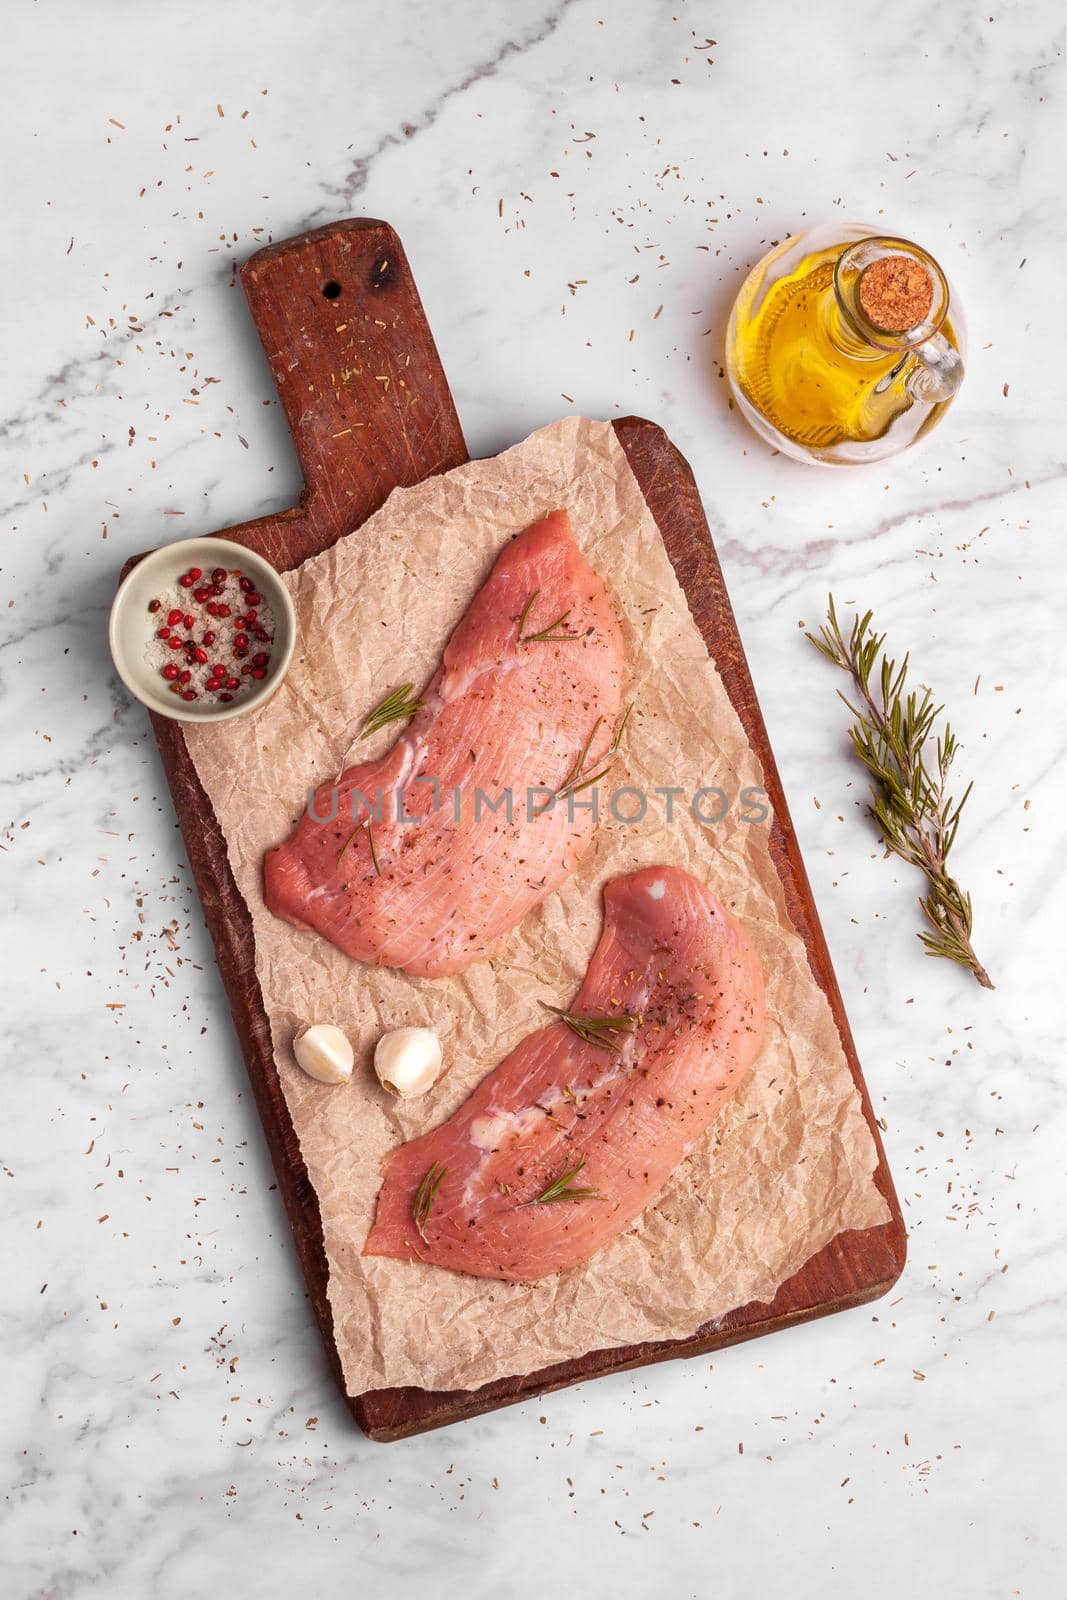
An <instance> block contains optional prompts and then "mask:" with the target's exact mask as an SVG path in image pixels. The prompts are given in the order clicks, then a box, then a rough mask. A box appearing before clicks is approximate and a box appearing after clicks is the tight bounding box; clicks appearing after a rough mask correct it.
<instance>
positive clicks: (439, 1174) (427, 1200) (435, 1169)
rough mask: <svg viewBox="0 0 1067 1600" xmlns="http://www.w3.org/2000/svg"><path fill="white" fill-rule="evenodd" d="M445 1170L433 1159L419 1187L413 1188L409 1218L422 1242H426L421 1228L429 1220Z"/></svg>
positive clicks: (446, 1169) (445, 1168)
mask: <svg viewBox="0 0 1067 1600" xmlns="http://www.w3.org/2000/svg"><path fill="white" fill-rule="evenodd" d="M447 1171H448V1168H447V1167H442V1166H440V1165H439V1163H438V1162H436V1161H435V1162H434V1164H433V1166H432V1167H431V1168H430V1170H429V1172H427V1174H426V1176H425V1177H424V1178H423V1180H422V1182H421V1183H420V1184H419V1187H418V1188H417V1189H416V1190H415V1199H414V1201H413V1202H412V1206H411V1219H412V1221H413V1222H414V1224H415V1228H416V1231H417V1233H418V1235H419V1238H420V1239H421V1240H422V1241H423V1243H424V1244H425V1243H426V1235H425V1233H424V1232H423V1229H424V1228H425V1226H426V1224H427V1222H428V1221H429V1218H430V1212H431V1211H432V1210H433V1203H434V1198H435V1196H436V1194H437V1191H438V1189H439V1188H440V1187H441V1179H442V1178H443V1177H444V1176H445V1174H446V1172H447Z"/></svg>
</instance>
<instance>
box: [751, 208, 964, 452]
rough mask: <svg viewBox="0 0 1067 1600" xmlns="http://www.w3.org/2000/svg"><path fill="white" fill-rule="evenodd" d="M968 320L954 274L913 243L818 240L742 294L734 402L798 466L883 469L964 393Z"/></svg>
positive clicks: (863, 235) (838, 234) (831, 233)
mask: <svg viewBox="0 0 1067 1600" xmlns="http://www.w3.org/2000/svg"><path fill="white" fill-rule="evenodd" d="M964 353H965V332H964V326H963V319H962V315H961V313H960V310H959V307H958V305H957V304H956V303H955V300H954V298H953V295H952V291H951V288H950V286H949V283H948V280H947V278H946V277H945V274H944V273H943V272H942V270H941V268H940V267H939V266H938V264H937V262H936V261H935V260H934V259H933V257H932V256H931V255H928V254H927V252H926V251H925V250H922V249H921V248H920V247H919V246H918V245H916V244H913V243H912V242H911V241H910V240H908V239H900V238H895V237H891V236H886V235H883V234H879V233H878V232H877V231H876V230H875V229H873V228H870V227H866V226H864V225H862V224H852V225H840V224H839V225H837V226H834V227H824V228H816V229H811V230H809V231H807V232H805V233H802V234H799V235H797V236H795V237H793V238H790V239H787V240H786V241H785V242H784V243H783V244H781V245H779V246H778V247H777V248H776V249H774V250H772V251H771V252H770V253H769V254H768V255H766V256H764V257H763V259H762V260H761V261H760V262H758V263H757V265H756V266H755V267H753V269H752V271H751V272H750V273H749V275H748V277H747V278H746V279H745V281H744V283H743V284H742V286H741V290H740V292H739V294H738V296H737V299H736V301H735V302H734V307H733V311H732V312H731V315H730V324H729V328H728V331H727V337H726V371H727V376H728V378H729V382H730V387H731V390H732V392H733V395H734V399H735V401H736V403H737V405H738V407H739V408H740V410H741V412H742V414H743V415H744V416H745V417H746V418H747V420H748V421H749V423H751V425H752V427H753V428H755V430H756V432H757V433H758V434H760V435H761V437H762V438H764V439H766V440H767V442H768V443H769V444H772V445H774V446H775V448H776V449H778V450H781V451H782V452H783V453H784V454H786V455H789V456H793V457H794V458H795V459H796V460H798V461H806V462H822V463H828V464H830V465H852V464H856V463H862V462H868V461H880V460H882V459H883V458H884V457H886V456H890V455H895V454H896V453H897V451H899V450H903V449H905V448H906V447H907V446H908V445H910V444H913V443H914V442H915V441H916V440H917V439H919V438H920V437H921V436H922V435H923V434H925V433H926V432H927V431H928V430H929V429H930V428H932V427H933V426H934V424H935V423H937V422H938V421H939V420H940V418H941V417H942V416H943V415H944V413H945V411H946V410H947V408H948V406H949V403H950V402H951V400H952V398H953V396H954V395H955V394H956V391H957V390H958V389H959V386H960V384H961V382H962V381H963V356H964Z"/></svg>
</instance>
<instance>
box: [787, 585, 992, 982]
mask: <svg viewBox="0 0 1067 1600" xmlns="http://www.w3.org/2000/svg"><path fill="white" fill-rule="evenodd" d="M871 619H872V613H871V612H870V611H867V612H865V613H864V615H863V616H862V617H858V618H854V619H853V622H852V628H851V630H850V632H849V636H848V639H847V640H846V639H845V636H844V634H843V633H842V631H841V626H840V624H839V622H838V620H837V610H836V608H835V606H834V597H833V595H831V596H830V597H829V604H828V608H827V622H826V623H825V624H824V625H823V627H822V628H821V629H820V632H819V637H816V636H815V634H813V633H809V634H808V636H807V637H808V638H809V639H810V640H811V642H812V644H813V645H814V646H815V648H816V649H817V650H820V651H821V652H822V654H823V655H824V656H825V657H826V659H827V660H828V661H832V662H833V664H834V666H835V667H840V669H841V670H842V671H843V672H847V673H848V674H849V677H850V678H851V679H852V682H853V683H854V684H855V686H856V689H857V691H858V697H859V701H860V704H859V705H858V706H856V705H854V704H853V703H852V701H851V700H850V699H849V698H848V696H847V695H845V694H841V691H840V690H839V691H838V693H839V694H840V695H841V699H842V700H843V701H844V703H845V705H846V706H847V707H848V709H849V710H850V711H851V713H852V715H853V716H854V717H855V719H856V721H855V723H854V724H853V726H852V727H851V728H850V729H849V737H850V739H851V741H852V748H853V750H854V751H855V753H856V755H857V756H858V757H859V759H860V761H862V763H863V765H864V766H865V767H866V768H867V771H868V772H869V774H870V776H871V803H870V806H869V811H870V815H871V816H872V817H873V819H874V821H875V822H876V823H877V824H878V828H879V831H880V833H881V836H882V842H883V843H884V845H885V847H886V849H887V850H888V851H891V852H892V853H893V854H894V855H897V856H899V857H900V858H901V860H902V861H907V862H909V863H910V865H911V866H913V867H918V869H919V871H920V872H922V873H923V874H924V875H925V877H926V881H927V885H928V888H927V892H926V894H925V895H923V896H921V897H920V900H919V905H920V906H921V907H922V910H923V913H924V915H925V916H926V918H927V920H928V922H929V923H930V925H931V927H932V929H933V931H932V932H922V933H920V934H919V939H920V941H921V942H922V945H923V948H924V949H925V951H926V954H927V955H929V956H943V957H945V958H946V959H947V960H950V961H958V962H959V963H960V964H961V966H964V967H966V968H967V969H968V970H969V971H970V972H972V973H973V974H974V976H975V978H977V980H978V982H979V983H980V984H981V985H982V987H983V988H984V989H992V988H993V983H992V981H991V979H990V977H989V974H988V973H987V972H986V970H985V968H984V967H983V965H982V963H981V962H980V961H979V959H978V957H977V956H976V955H975V952H974V946H973V945H972V944H971V927H972V922H973V915H972V910H971V897H970V895H969V894H965V893H964V891H963V890H962V889H961V888H960V885H959V884H958V882H957V881H956V879H955V878H954V877H952V875H951V874H950V873H949V871H948V856H949V851H950V850H951V849H952V846H953V844H954V842H955V839H956V832H957V829H958V828H959V823H960V812H961V811H962V810H963V807H964V805H965V803H966V800H967V796H968V795H969V794H970V792H971V788H972V785H971V784H968V785H967V787H966V789H965V790H964V792H963V795H962V797H961V798H960V799H959V800H955V799H953V798H952V796H951V795H950V794H949V793H948V779H949V772H950V769H951V767H952V762H953V760H954V758H955V755H956V750H957V742H956V737H955V735H954V734H953V732H952V729H951V728H950V727H949V725H948V723H947V722H946V723H945V724H944V727H943V729H942V730H941V731H940V732H937V733H935V724H936V723H937V720H938V718H939V717H940V715H941V712H942V710H943V709H944V708H943V707H942V706H940V705H935V704H934V697H933V693H932V691H931V690H930V689H923V691H922V693H921V694H917V693H916V692H915V691H914V690H910V689H908V686H907V684H908V659H909V658H908V657H907V656H905V657H904V659H903V661H902V662H901V663H900V665H899V667H898V665H897V663H896V661H894V660H893V659H892V658H890V657H889V656H887V655H886V654H885V653H884V650H883V646H884V644H885V637H886V636H885V634H884V633H876V632H875V631H874V629H873V628H872V626H871ZM935 741H936V743H935ZM932 743H934V749H935V751H936V753H935V754H932V753H931V748H930V747H931V744H932Z"/></svg>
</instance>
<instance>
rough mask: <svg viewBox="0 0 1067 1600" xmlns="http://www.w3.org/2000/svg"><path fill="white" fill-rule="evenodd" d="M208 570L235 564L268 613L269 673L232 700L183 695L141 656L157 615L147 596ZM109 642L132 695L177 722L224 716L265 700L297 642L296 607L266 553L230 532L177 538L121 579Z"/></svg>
mask: <svg viewBox="0 0 1067 1600" xmlns="http://www.w3.org/2000/svg"><path fill="white" fill-rule="evenodd" d="M194 566H195V567H200V568H201V569H202V570H203V571H204V572H210V571H211V569H212V567H225V568H226V570H227V571H228V572H232V571H233V570H234V569H235V568H237V569H239V570H240V572H241V573H242V575H243V576H245V577H249V578H251V579H252V581H253V582H254V583H255V585H256V589H257V591H258V592H259V593H260V594H262V595H263V596H264V598H265V599H266V600H267V602H268V603H269V605H270V608H271V611H272V613H273V616H274V639H273V643H272V645H271V658H270V665H269V667H268V669H267V676H266V677H265V678H264V679H263V680H262V681H261V682H258V683H257V684H256V686H255V688H254V689H251V690H245V691H244V692H243V693H242V694H241V695H240V696H239V697H238V698H237V699H236V700H234V701H232V702H231V703H230V704H228V705H227V704H226V703H225V702H220V701H217V700H215V701H207V700H198V701H195V702H186V701H184V700H181V699H179V697H178V696H177V695H175V694H171V693H170V691H169V689H168V686H167V683H166V681H165V680H164V679H163V678H162V677H161V676H160V673H159V668H158V667H154V666H152V665H150V664H149V662H148V661H147V660H146V659H145V649H146V646H147V645H148V642H149V640H150V639H151V638H152V635H153V633H154V632H155V622H156V617H155V616H153V614H152V613H151V612H150V611H149V609H148V605H149V602H150V601H151V600H153V599H155V598H156V597H157V596H159V595H160V594H161V593H163V592H165V591H166V590H167V589H170V588H171V587H173V585H174V584H176V583H177V581H178V579H179V577H180V576H181V574H182V573H183V572H187V571H188V569H189V568H190V567H194ZM107 634H108V643H109V644H110V646H111V658H112V660H113V661H114V663H115V671H116V672H117V673H118V675H119V677H120V678H121V679H122V681H123V683H124V684H125V685H126V687H127V689H128V690H129V691H130V693H131V694H132V695H136V697H137V699H138V700H140V701H141V703H142V705H146V706H147V707H148V709H149V711H154V712H155V713H156V715H157V716H160V717H171V718H172V719H173V720H174V721H175V722H227V721H228V720H229V719H230V718H231V717H240V716H243V715H244V713H245V712H246V711H254V710H255V709H256V707H257V706H261V705H264V704H265V703H266V702H267V701H268V700H269V699H270V697H271V695H272V694H274V692H275V690H276V689H277V688H278V687H279V685H280V684H281V682H282V679H283V678H284V677H285V674H286V673H287V672H288V670H289V663H290V661H291V660H292V658H293V649H294V647H295V645H296V613H295V612H294V610H293V602H292V600H291V599H290V598H289V591H288V589H287V588H286V587H285V585H284V583H282V581H281V579H280V578H279V576H278V574H277V572H275V570H274V568H273V567H272V566H271V564H270V562H269V561H264V559H263V557H262V556H258V555H256V554H255V553H254V551H252V550H246V549H245V547H244V545H240V544H234V543H232V541H231V540H229V539H213V538H211V539H179V540H178V541H177V543H176V544H168V545H164V546H163V548H162V549H161V550H153V552H152V554H151V555H148V556H145V558H144V560H143V561H139V562H138V563H137V565H136V566H135V567H134V569H133V571H132V572H130V573H128V574H127V576H126V577H125V578H124V579H123V581H122V583H120V584H119V587H118V592H117V594H116V595H115V598H114V601H113V602H112V605H111V619H110V621H109V623H108V630H107Z"/></svg>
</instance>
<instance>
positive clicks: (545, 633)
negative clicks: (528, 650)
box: [518, 589, 582, 644]
mask: <svg viewBox="0 0 1067 1600" xmlns="http://www.w3.org/2000/svg"><path fill="white" fill-rule="evenodd" d="M540 593H541V591H540V589H535V590H534V592H533V594H532V595H531V596H530V598H529V599H528V600H527V602H526V604H525V605H524V606H523V608H522V610H521V612H520V613H519V617H518V623H519V643H520V644H565V643H566V642H567V641H568V640H569V639H580V638H581V637H582V636H581V634H580V633H557V632H556V631H555V630H556V629H557V628H562V627H563V626H564V624H565V623H566V621H567V618H568V617H569V616H570V614H571V612H570V607H569V606H568V607H567V609H566V611H561V612H560V614H559V616H558V617H557V618H556V620H555V622H550V623H549V624H548V626H547V627H545V628H542V629H541V631H540V632H539V633H524V632H523V629H524V628H525V627H526V619H527V617H528V616H529V615H530V612H531V611H532V609H533V603H534V601H535V600H536V599H537V596H538V595H539V594H540Z"/></svg>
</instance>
